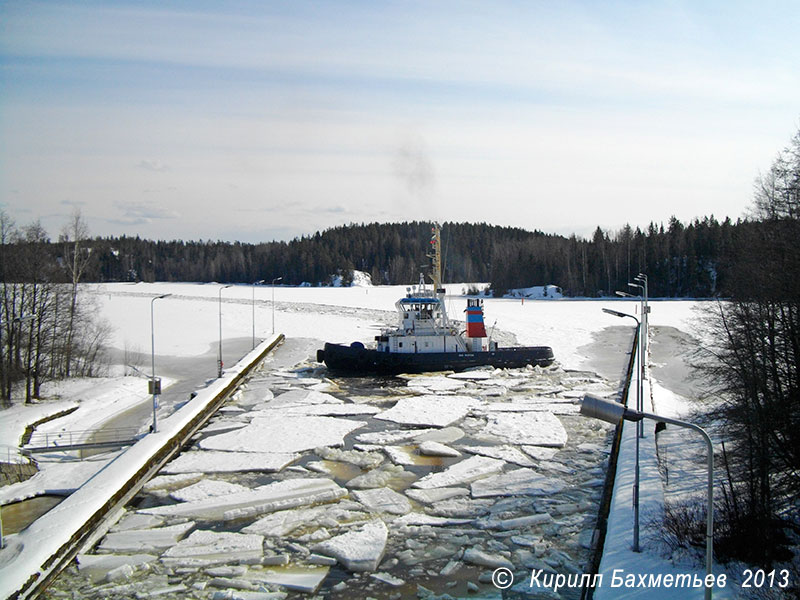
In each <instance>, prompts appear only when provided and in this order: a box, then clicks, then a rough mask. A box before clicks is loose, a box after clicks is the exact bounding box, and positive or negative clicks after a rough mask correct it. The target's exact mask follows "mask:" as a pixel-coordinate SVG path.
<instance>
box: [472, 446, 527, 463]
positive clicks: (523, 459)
mask: <svg viewBox="0 0 800 600" xmlns="http://www.w3.org/2000/svg"><path fill="white" fill-rule="evenodd" d="M461 449H462V450H464V451H465V452H469V453H470V454H478V455H480V456H489V457H491V458H499V459H500V460H504V461H506V462H510V463H513V464H515V465H519V466H521V467H532V466H534V465H535V464H536V463H535V462H534V461H532V460H531V459H530V458H529V457H528V456H527V455H526V454H524V453H523V452H521V451H520V450H518V449H517V448H515V447H514V446H509V445H508V444H505V445H503V446H462V448H461Z"/></svg>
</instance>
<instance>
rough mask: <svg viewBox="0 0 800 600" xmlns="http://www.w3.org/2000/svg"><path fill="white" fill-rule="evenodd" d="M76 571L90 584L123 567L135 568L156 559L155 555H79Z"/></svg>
mask: <svg viewBox="0 0 800 600" xmlns="http://www.w3.org/2000/svg"><path fill="white" fill-rule="evenodd" d="M77 558H78V571H79V572H80V573H81V574H83V575H85V576H87V577H89V580H90V581H91V582H92V583H96V582H98V581H101V580H103V579H104V578H105V577H106V575H107V574H108V572H109V571H112V570H114V569H116V568H118V567H121V566H123V565H131V566H132V567H137V566H139V565H145V564H150V563H151V562H154V561H156V560H157V559H158V556H156V555H155V554H131V555H125V554H79V555H78V557H77Z"/></svg>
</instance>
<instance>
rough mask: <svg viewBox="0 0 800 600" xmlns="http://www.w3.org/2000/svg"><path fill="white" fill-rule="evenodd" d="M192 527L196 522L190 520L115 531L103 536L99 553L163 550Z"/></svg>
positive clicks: (173, 543)
mask: <svg viewBox="0 0 800 600" xmlns="http://www.w3.org/2000/svg"><path fill="white" fill-rule="evenodd" d="M192 529H194V523H192V522H188V523H181V524H179V525H170V526H168V527H156V528H154V529H132V530H127V531H115V532H112V533H109V534H107V535H106V536H105V538H103V541H102V542H101V543H100V546H99V547H98V549H97V551H98V552H99V553H113V552H161V551H162V550H166V549H167V548H171V547H172V546H174V545H175V543H176V542H178V540H181V539H183V538H184V537H185V536H186V534H188V533H189V531H191V530H192Z"/></svg>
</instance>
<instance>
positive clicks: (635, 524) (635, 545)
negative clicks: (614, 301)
mask: <svg viewBox="0 0 800 600" xmlns="http://www.w3.org/2000/svg"><path fill="white" fill-rule="evenodd" d="M603 312H604V313H608V314H609V315H614V316H615V317H629V318H631V319H633V320H634V321H636V335H637V336H638V337H641V335H642V324H641V323H640V322H639V319H637V318H636V317H634V316H633V315H629V314H628V313H623V312H619V311H616V310H611V309H610V308H604V309H603ZM637 341H638V340H637ZM640 349H641V346H640ZM637 352H638V353H639V361H640V362H641V360H642V355H641V352H639V351H637ZM636 379H637V382H636V407H637V410H638V408H639V406H640V403H641V397H642V377H641V371H639V373H638V374H637V377H636ZM640 421H641V419H640ZM640 427H641V422H639V423H636V435H635V436H634V437H635V438H636V466H635V469H634V473H633V551H634V552H640V550H639V437H640V436H639V428H640Z"/></svg>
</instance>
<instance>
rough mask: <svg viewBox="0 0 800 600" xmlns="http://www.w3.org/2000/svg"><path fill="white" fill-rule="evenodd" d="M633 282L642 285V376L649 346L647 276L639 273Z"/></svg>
mask: <svg viewBox="0 0 800 600" xmlns="http://www.w3.org/2000/svg"><path fill="white" fill-rule="evenodd" d="M633 280H634V281H638V282H639V283H641V284H642V285H644V307H643V309H642V323H644V346H643V347H642V354H643V355H644V357H645V360H644V363H643V366H642V375H643V376H644V375H645V374H646V372H645V367H646V366H647V347H648V346H649V344H650V304H649V292H648V289H647V275H645V274H644V273H639V274H638V275H637V276H636V277H634V278H633Z"/></svg>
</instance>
